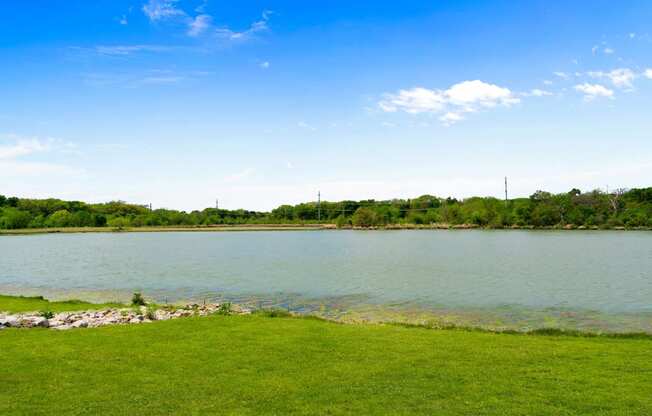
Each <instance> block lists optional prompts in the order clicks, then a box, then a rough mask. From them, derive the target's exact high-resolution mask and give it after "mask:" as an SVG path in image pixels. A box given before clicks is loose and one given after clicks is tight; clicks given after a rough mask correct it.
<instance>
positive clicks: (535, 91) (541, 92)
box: [521, 88, 554, 97]
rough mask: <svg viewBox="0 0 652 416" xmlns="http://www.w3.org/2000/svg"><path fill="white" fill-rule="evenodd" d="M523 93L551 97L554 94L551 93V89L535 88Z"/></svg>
mask: <svg viewBox="0 0 652 416" xmlns="http://www.w3.org/2000/svg"><path fill="white" fill-rule="evenodd" d="M521 95H523V96H524V97H549V96H551V95H554V94H553V93H551V92H550V91H546V90H542V89H539V88H534V89H532V90H530V91H529V92H525V93H522V94H521Z"/></svg>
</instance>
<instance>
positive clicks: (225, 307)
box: [217, 302, 233, 315]
mask: <svg viewBox="0 0 652 416" xmlns="http://www.w3.org/2000/svg"><path fill="white" fill-rule="evenodd" d="M231 312H233V311H232V309H231V302H224V303H222V304H221V305H220V307H219V308H218V309H217V314H218V315H231Z"/></svg>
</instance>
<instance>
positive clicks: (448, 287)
mask: <svg viewBox="0 0 652 416" xmlns="http://www.w3.org/2000/svg"><path fill="white" fill-rule="evenodd" d="M133 291H142V292H143V293H144V294H145V295H147V296H150V297H153V298H155V299H157V300H158V301H164V300H168V301H175V300H184V299H198V300H201V299H211V300H213V299H231V300H235V301H239V302H243V303H251V304H253V305H259V306H282V307H287V308H289V309H294V310H298V311H305V312H321V313H322V314H324V315H329V316H334V317H336V318H349V319H357V320H387V319H390V318H391V319H392V320H417V321H418V320H423V319H426V318H424V317H428V316H430V317H435V318H438V319H446V320H449V321H453V322H456V323H462V324H470V325H481V326H493V327H496V326H498V327H518V328H520V327H541V326H559V327H565V328H580V329H586V328H588V329H597V330H614V331H620V330H645V331H651V330H652V327H651V325H652V233H650V232H618V231H604V232H603V231H520V230H519V231H517V230H505V231H485V230H456V231H453V230H451V231H442V230H422V231H413V230H410V231H342V230H337V231H335V230H332V231H270V232H266V231H260V232H169V233H91V234H44V235H26V236H3V237H0V293H14V294H44V295H48V296H53V297H59V298H69V297H71V296H73V297H84V298H85V299H86V298H89V299H91V300H113V299H117V298H119V299H126V298H128V296H129V294H130V293H131V292H133Z"/></svg>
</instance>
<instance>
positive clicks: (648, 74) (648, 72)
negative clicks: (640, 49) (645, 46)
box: [645, 68, 652, 79]
mask: <svg viewBox="0 0 652 416" xmlns="http://www.w3.org/2000/svg"><path fill="white" fill-rule="evenodd" d="M645 77H646V78H649V79H652V68H648V69H646V70H645Z"/></svg>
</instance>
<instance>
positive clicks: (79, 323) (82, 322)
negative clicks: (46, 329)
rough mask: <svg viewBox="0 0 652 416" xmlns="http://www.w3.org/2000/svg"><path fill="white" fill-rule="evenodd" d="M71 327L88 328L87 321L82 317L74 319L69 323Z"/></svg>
mask: <svg viewBox="0 0 652 416" xmlns="http://www.w3.org/2000/svg"><path fill="white" fill-rule="evenodd" d="M70 327H71V328H88V321H86V320H84V319H80V320H79V321H75V322H73V323H72V324H70Z"/></svg>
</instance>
